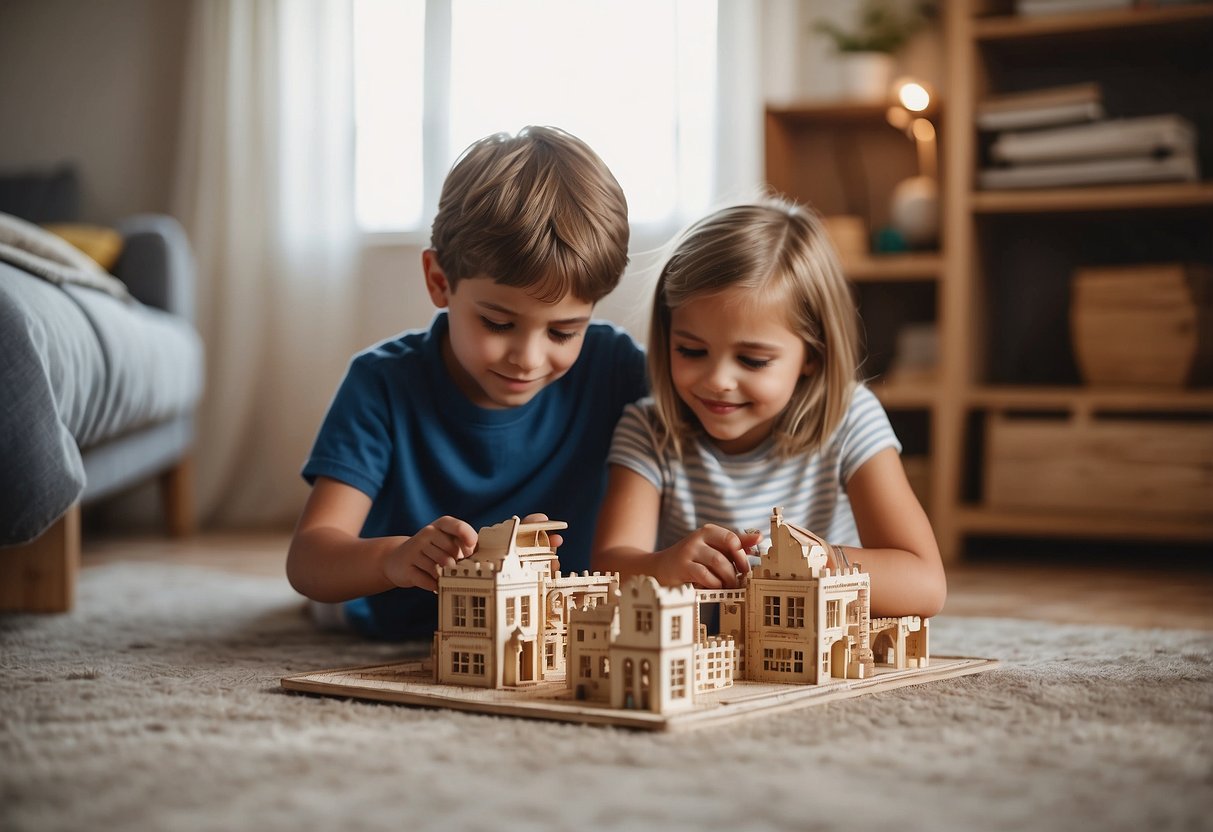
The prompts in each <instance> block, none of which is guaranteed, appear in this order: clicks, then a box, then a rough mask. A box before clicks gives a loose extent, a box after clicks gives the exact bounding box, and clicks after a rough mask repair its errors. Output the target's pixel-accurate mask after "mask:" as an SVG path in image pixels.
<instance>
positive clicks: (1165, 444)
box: [932, 0, 1213, 557]
mask: <svg viewBox="0 0 1213 832" xmlns="http://www.w3.org/2000/svg"><path fill="white" fill-rule="evenodd" d="M1013 5H1014V4H1013V3H1012V2H1009V0H955V2H950V3H947V4H946V12H947V13H946V14H945V19H944V23H945V41H946V44H947V62H948V68H949V78H950V82H949V89H948V120H947V123H946V125H945V131H944V136H943V143H944V145H945V146H946V147H947V148H948V152H947V153H946V154H945V156H944V168H945V175H944V188H945V190H944V194H943V207H944V234H945V239H946V240H947V246H946V249H945V250H944V251H943V252H942V257H943V268H942V270H941V275H942V276H941V278H940V281H939V286H940V289H941V298H940V306H941V308H943V309H947V310H955V314H948V315H947V316H945V317H944V318H943V319H942V331H941V333H940V338H941V343H943V344H947V345H948V347H949V348H950V350H951V352H952V354H951V355H950V356H949V357H948V358H947V360H945V361H943V362H942V363H941V366H940V370H941V375H940V378H939V380H938V388H937V391H938V400H937V404H936V405H935V407H934V409H933V418H934V419H935V420H936V422H937V423H938V424H939V429H938V430H937V435H939V436H940V437H941V441H940V442H939V443H938V444H937V446H936V448H935V457H936V458H935V459H934V460H933V464H934V470H935V471H936V472H937V473H938V475H939V478H940V479H939V482H938V483H937V485H936V487H935V489H934V492H933V493H934V495H935V497H936V499H937V500H938V503H937V504H936V506H935V508H934V510H933V512H932V520H933V523H934V524H935V528H936V532H937V536H938V537H939V539H940V544H941V548H942V549H943V550H944V552H945V556H946V557H955V556H957V555H959V554H961V553H963V552H964V550H965V548H966V546H968V545H970V544H972V543H973V542H974V541H975V540H976V539H978V538H983V537H997V538H1004V537H1012V538H1014V537H1020V538H1049V539H1057V540H1106V539H1122V540H1131V541H1146V542H1183V543H1194V542H1195V543H1200V542H1208V541H1213V451H1210V450H1209V448H1208V447H1207V445H1206V444H1205V443H1204V440H1203V438H1202V439H1201V441H1200V442H1198V443H1196V444H1195V446H1193V447H1190V443H1189V442H1188V440H1187V439H1184V441H1183V443H1181V442H1180V440H1179V439H1178V437H1180V436H1181V435H1182V436H1185V437H1187V436H1198V437H1204V436H1206V435H1207V436H1208V437H1209V440H1208V444H1213V389H1211V388H1209V387H1198V388H1186V389H1166V388H1158V389H1151V388H1129V387H1124V388H1101V387H1092V386H1086V385H1084V384H1083V383H1082V381H1081V379H1080V377H1079V374H1078V370H1077V367H1076V365H1075V359H1074V356H1073V353H1072V350H1071V347H1070V335H1069V323H1068V314H1067V313H1068V304H1069V295H1068V287H1069V280H1070V276H1071V275H1072V273H1073V271H1074V270H1075V269H1076V268H1078V267H1080V266H1086V265H1096V266H1115V265H1117V264H1137V263H1141V264H1144V263H1151V262H1202V263H1213V182H1211V181H1209V178H1210V174H1211V173H1213V5H1210V4H1207V3H1206V4H1201V5H1176V6H1165V7H1157V8H1135V9H1132V10H1114V11H1103V12H1084V13H1076V14H1066V15H1057V16H1049V17H1035V18H1024V17H1019V16H1017V15H1015V14H1014V8H1013ZM1089 81H1094V82H1098V83H1099V84H1100V85H1101V87H1102V88H1103V89H1104V90H1105V93H1106V94H1105V99H1106V103H1107V105H1108V110H1109V115H1114V116H1126V117H1132V116H1145V115H1153V114H1156V113H1163V112H1176V113H1179V114H1180V115H1182V116H1183V117H1185V118H1187V119H1188V120H1190V121H1191V122H1192V123H1193V124H1194V125H1195V127H1196V129H1197V133H1198V146H1197V151H1196V152H1197V156H1198V158H1199V161H1200V166H1201V170H1202V172H1203V177H1204V180H1203V181H1200V182H1185V183H1157V184H1133V185H1100V186H1089V187H1059V188H1038V189H1029V190H1005V191H982V190H978V189H977V188H976V184H975V183H976V175H977V172H978V170H980V169H981V167H982V166H983V165H984V164H986V163H987V162H988V159H987V148H988V146H989V138H988V136H985V135H983V134H982V133H981V132H979V131H978V130H977V129H976V127H975V126H974V119H975V109H976V105H977V103H978V102H979V101H981V100H983V99H984V98H985V97H986V96H989V95H995V94H1001V93H1009V92H1022V91H1025V90H1031V89H1038V88H1044V87H1049V86H1053V85H1065V84H1075V83H1082V82H1089ZM1125 337H1126V338H1131V337H1149V334H1148V333H1131V332H1127V333H1126V334H1125ZM1008 424H1009V425H1011V426H1012V427H1013V428H1014V427H1015V426H1023V425H1026V426H1028V427H1029V429H1035V428H1037V427H1041V429H1042V430H1043V431H1045V434H1044V435H1046V436H1048V435H1049V434H1048V431H1050V430H1054V431H1055V433H1054V434H1052V435H1051V439H1052V440H1056V439H1058V437H1072V442H1069V443H1066V442H1064V441H1058V442H1057V447H1060V448H1063V450H1062V451H1061V452H1060V453H1062V454H1063V455H1065V454H1072V455H1073V459H1072V460H1071V462H1072V463H1073V464H1072V465H1071V467H1070V469H1069V470H1068V471H1067V472H1066V473H1067V474H1074V475H1075V477H1076V479H1075V483H1076V486H1075V487H1076V488H1081V489H1086V490H1089V495H1080V500H1082V499H1087V500H1088V502H1089V505H1087V506H1085V507H1083V508H1075V507H1074V506H1068V507H1066V508H1056V507H1050V506H1048V505H1040V506H1026V505H1025V506H1019V507H1016V506H1008V505H1003V504H997V503H996V501H993V500H992V499H991V495H992V494H993V493H995V490H996V488H1002V487H1005V486H1006V485H1007V484H1008V479H1007V477H1009V476H1019V477H1021V478H1023V477H1033V476H1040V478H1041V481H1040V483H1039V485H1040V489H1041V490H1042V491H1043V492H1045V493H1049V490H1050V489H1051V488H1057V487H1058V486H1057V483H1056V481H1054V482H1049V479H1050V478H1054V480H1055V471H1056V467H1055V466H1053V462H1054V461H1053V460H1050V459H1047V458H1042V459H1040V460H1039V469H1038V470H1039V471H1040V472H1041V473H1040V474H1039V475H1038V474H1035V473H1032V471H1033V469H1032V468H1030V467H1028V466H1025V465H1024V463H1023V461H1022V460H1023V459H1024V458H1030V457H1031V453H1032V448H1031V447H1030V445H1027V444H1020V445H1015V444H1014V442H1004V443H1002V444H1000V441H1001V440H1000V441H995V437H994V434H995V432H996V431H1000V430H1002V429H1003V428H1002V426H1004V425H1008ZM1184 431H1189V433H1183V432H1184ZM1004 438H1005V437H1004ZM1008 447H1009V448H1010V450H1009V451H1008V450H1007V449H1008ZM1137 448H1140V449H1141V451H1140V453H1137V452H1135V451H1133V449H1137ZM1015 454H1023V455H1025V456H1023V457H1017V458H1009V456H1010V457H1014V455H1015ZM1129 457H1132V458H1131V459H1129ZM1122 463H1123V464H1122ZM1129 463H1132V464H1131V465H1130V464H1129ZM1016 466H1018V467H1016ZM1168 466H1170V467H1168ZM1012 470H1014V471H1016V472H1018V473H1016V474H1014V475H1012V474H1009V473H1008V472H1009V471H1012ZM1025 472H1026V473H1025ZM1050 472H1053V473H1050ZM1152 477H1156V478H1157V479H1158V481H1159V482H1161V483H1163V486H1162V487H1163V488H1164V489H1165V488H1167V487H1172V488H1173V487H1175V486H1174V485H1172V483H1188V485H1186V486H1184V488H1185V491H1184V494H1186V495H1192V494H1195V495H1197V496H1196V499H1195V501H1194V503H1193V505H1194V506H1195V507H1194V508H1189V509H1185V511H1186V513H1183V512H1179V511H1172V510H1170V507H1169V506H1168V505H1167V504H1166V503H1165V502H1160V501H1158V497H1157V495H1154V496H1153V497H1151V495H1150V494H1149V493H1148V489H1146V490H1144V491H1143V492H1142V493H1143V498H1142V504H1141V505H1137V504H1134V503H1132V502H1130V503H1129V504H1127V505H1126V504H1124V499H1125V497H1124V495H1125V494H1126V493H1131V491H1132V487H1133V486H1134V485H1135V481H1136V479H1138V478H1140V480H1141V481H1142V482H1149V481H1150V480H1151V478H1152ZM1019 485H1023V483H1022V482H1021V483H1019ZM1029 485H1030V484H1029ZM1202 489H1203V492H1202ZM1021 490H1023V489H1021ZM1202 493H1203V494H1205V495H1207V498H1204V497H1202V496H1201V494H1202ZM1103 495H1106V502H1104V503H1101V502H1100V501H1101V499H1102V497H1103ZM1151 500H1154V502H1153V503H1151ZM1118 501H1120V502H1118Z"/></svg>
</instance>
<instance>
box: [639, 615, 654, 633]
mask: <svg viewBox="0 0 1213 832" xmlns="http://www.w3.org/2000/svg"><path fill="white" fill-rule="evenodd" d="M636 632H638V633H651V632H653V611H652V610H636Z"/></svg>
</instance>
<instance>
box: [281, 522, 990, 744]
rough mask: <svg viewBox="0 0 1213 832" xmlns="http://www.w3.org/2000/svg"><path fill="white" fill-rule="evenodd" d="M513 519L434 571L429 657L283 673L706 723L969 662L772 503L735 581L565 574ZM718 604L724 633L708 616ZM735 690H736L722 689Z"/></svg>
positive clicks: (548, 526) (374, 693)
mask: <svg viewBox="0 0 1213 832" xmlns="http://www.w3.org/2000/svg"><path fill="white" fill-rule="evenodd" d="M563 528H567V524H565V523H562V522H557V521H545V522H541V523H523V522H521V521H520V520H519V519H518V518H517V517H512V518H510V519H509V520H506V521H504V522H502V523H498V524H496V525H494V526H487V527H485V528H483V529H481V530H480V535H479V539H478V542H477V545H476V549H475V551H474V552H473V553H472V554H471V555H470V556H469V557H467V558H465V559H464V560H462V561H460V562H459V563H458V564H457V565H455V566H454V567H449V568H445V569H440V570H439V571H438V628H437V630H436V631H435V633H434V638H433V643H432V647H431V652H430V659H429V660H428V661H425V660H420V661H418V660H413V661H409V662H404V663H399V662H398V663H396V664H391V665H380V666H376V667H369V668H352V669H343V670H335V671H326V672H323V673H308V674H300V675H296V676H289V677H286V678H284V679H283V680H282V684H283V686H284V687H286V688H288V689H291V690H298V691H305V692H310V693H324V694H332V695H339V696H357V697H361V698H368V699H377V700H386V701H392V702H402V703H406V704H422V705H438V706H442V707H450V708H459V709H465V710H476V711H484V712H489V713H499V714H512V715H518V716H533V717H541V718H546V719H563V720H572V721H579V722H590V723H599V724H614V725H625V726H628V727H634V728H657V729H671V728H674V727H676V726H677V727H680V726H683V725H686V726H691V725H703V724H709V723H711V722H719V721H723V720H728V719H732V718H734V717H737V716H741V715H743V714H751V713H758V712H761V711H764V710H768V711H769V710H772V709H777V708H786V707H803V706H804V705H809V704H816V703H819V702H826V701H832V700H835V699H839V698H846V697H850V696H857V695H860V694H862V693H867V692H874V691H878V690H887V689H890V688H894V687H900V686H903V685H907V684H916V683H920V682H924V681H930V680H934V679H943V678H949V677H953V676H960V675H965V674H968V673H976V672H980V671H982V670H986V669H988V668H990V667H993V666H995V665H996V664H997V662H996V661H993V660H988V659H966V658H945V659H940V660H938V661H937V662H935V663H931V662H930V660H929V651H928V638H927V637H928V622H927V620H925V619H922V618H919V617H917V616H907V617H904V618H878V619H873V618H871V615H870V595H871V579H870V577H869V576H868V575H867V573H865V572H863V571H862V569H861V568H860V567H859V566H858V565H855V566H849V567H846V568H842V569H837V570H834V569H831V568H830V567H829V566H828V560H827V555H826V553H827V552H828V551H829V545H828V544H827V543H826V542H825V541H824V540H822V539H821V538H820V537H818V536H817V535H815V534H813V533H812V532H810V531H808V530H807V529H803V528H801V527H799V526H795V525H793V524H791V523H787V522H785V521H784V519H783V516H782V513H781V510H780V509H778V508H776V509H775V510H774V512H773V513H772V514H771V537H770V540H771V545H770V547H769V548H768V549H767V550H766V551H765V552H762V553H761V554H760V555H759V556H758V560H757V563H756V564H755V565H754V566H753V568H752V569H751V571H750V572H749V573H748V574H746V575H745V576H742V578H741V580H740V585H739V586H738V587H737V588H736V589H696V588H695V587H693V586H692V585H691V584H684V585H682V586H678V587H665V586H661V585H660V584H659V583H658V582H657V581H656V579H654V578H651V577H644V576H637V577H633V578H631V579H629V580H628V581H627V582H626V583H624V584H622V585H621V584H620V580H619V576H618V574H617V573H597V572H596V573H590V572H583V573H580V574H576V573H574V574H567V575H566V574H563V573H561V572H560V571H559V561H558V559H557V556H556V550H555V548H554V547H553V546H552V545H551V543H550V540H549V538H548V532H549V531H553V530H556V529H563ZM711 607H718V616H716V618H717V619H718V621H719V627H718V629H719V632H717V633H709V632H708V626H707V624H706V623H705V620H707V619H709V618H712V616H711V615H707V614H705V613H708V612H709V610H710V608H711ZM735 688H739V690H737V693H736V694H734V693H733V690H734V689H735Z"/></svg>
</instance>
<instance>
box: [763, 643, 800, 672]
mask: <svg viewBox="0 0 1213 832" xmlns="http://www.w3.org/2000/svg"><path fill="white" fill-rule="evenodd" d="M793 658H794V659H795V661H794V662H793ZM793 668H795V672H797V673H803V672H804V653H802V652H800V651H799V650H797V651H795V653H793V651H792V650H791V649H790V648H787V647H779V648H775V649H772V648H770V647H768V648H766V649H764V650H763V651H762V669H763V670H769V671H771V672H772V673H791V672H793Z"/></svg>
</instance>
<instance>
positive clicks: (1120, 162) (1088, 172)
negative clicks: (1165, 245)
mask: <svg viewBox="0 0 1213 832" xmlns="http://www.w3.org/2000/svg"><path fill="white" fill-rule="evenodd" d="M1199 179H1200V166H1199V164H1198V163H1197V160H1196V154H1195V153H1191V152H1184V153H1177V154H1174V155H1172V156H1166V157H1162V158H1156V157H1153V156H1141V157H1134V158H1128V159H1090V160H1084V161H1079V162H1055V163H1051V164H1042V165H1023V166H1021V167H1011V168H987V169H985V170H982V171H979V172H978V174H977V186H978V187H979V188H981V189H983V190H1008V189H1013V188H1061V187H1065V186H1068V185H1113V184H1123V183H1130V182H1195V181H1197V180H1199Z"/></svg>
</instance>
